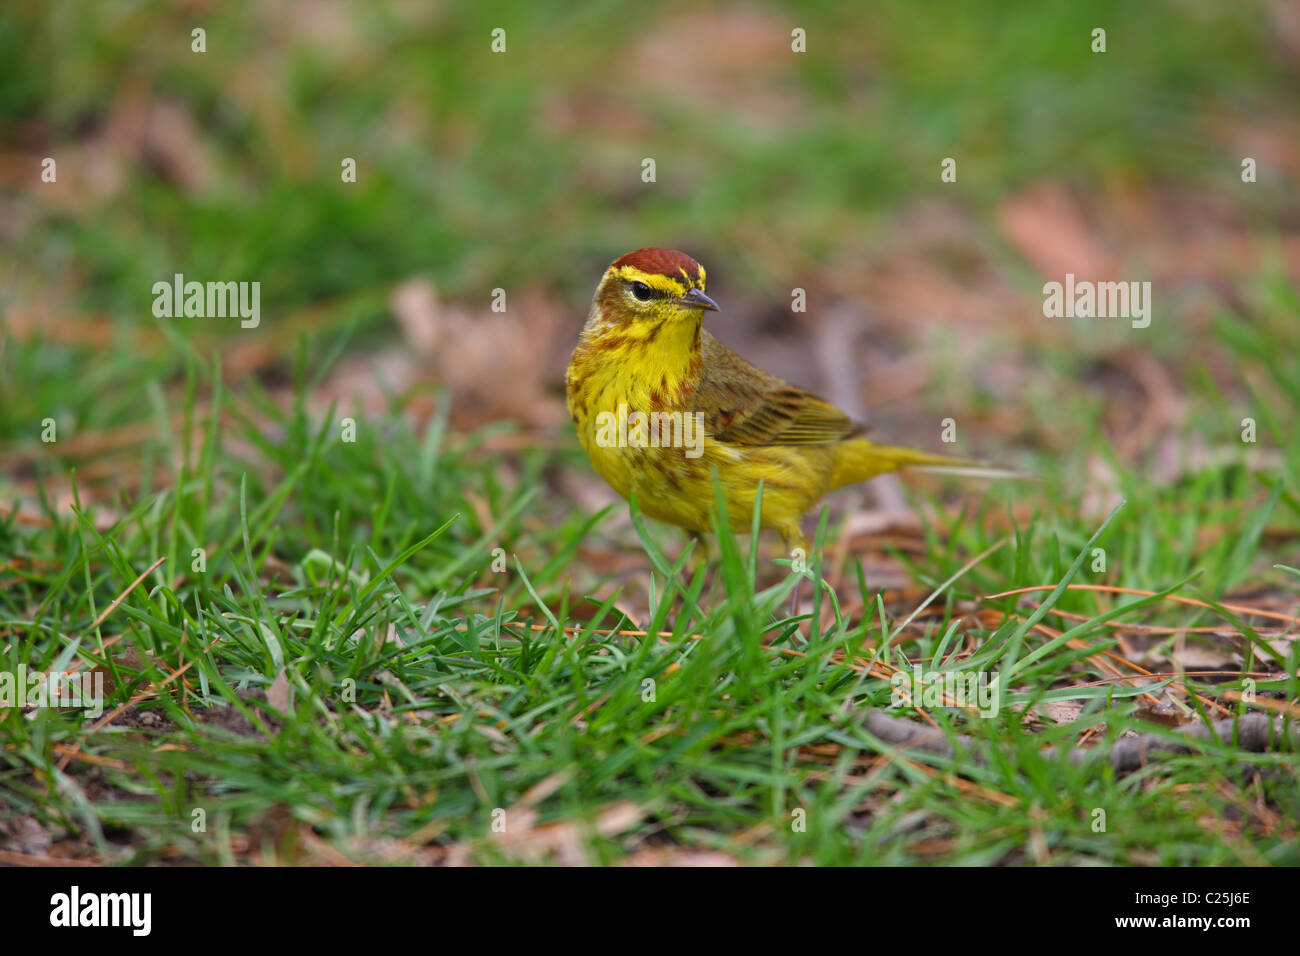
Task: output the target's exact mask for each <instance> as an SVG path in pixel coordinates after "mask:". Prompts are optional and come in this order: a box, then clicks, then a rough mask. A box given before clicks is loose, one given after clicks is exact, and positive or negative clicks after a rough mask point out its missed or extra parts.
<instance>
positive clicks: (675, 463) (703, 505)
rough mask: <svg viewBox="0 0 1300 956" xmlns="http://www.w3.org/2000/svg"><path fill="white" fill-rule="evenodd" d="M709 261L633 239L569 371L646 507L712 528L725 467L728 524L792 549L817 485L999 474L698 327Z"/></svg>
mask: <svg viewBox="0 0 1300 956" xmlns="http://www.w3.org/2000/svg"><path fill="white" fill-rule="evenodd" d="M704 281H705V276H704V267H703V266H701V265H700V264H699V263H698V262H696V261H695V260H694V259H692V258H691V257H690V256H688V255H686V254H684V253H681V252H676V251H673V250H671V249H638V250H636V251H635V252H629V253H628V254H627V255H625V256H622V257H621V258H619V259H616V260H615V261H614V262H613V264H612V265H610V267H609V268H608V269H607V270H606V271H605V275H604V277H603V278H602V279H601V280H600V285H598V286H597V287H596V294H595V297H594V298H593V299H592V303H591V312H590V314H589V315H588V317H587V324H586V325H585V326H584V327H583V330H582V334H581V336H580V337H579V339H578V345H577V348H575V349H574V352H573V358H572V359H571V360H570V362H569V370H568V374H567V376H566V386H567V397H568V407H569V415H570V416H571V417H572V418H573V423H574V425H575V426H576V427H577V430H578V440H579V441H580V442H581V443H582V447H583V448H584V449H585V450H586V452H587V457H588V458H590V459H591V464H592V466H593V467H594V468H595V469H596V472H597V473H598V474H599V475H600V476H601V477H602V478H604V479H605V480H606V481H607V482H609V484H610V485H611V486H613V488H614V490H615V491H617V492H618V493H619V494H620V495H622V496H623V497H624V498H628V499H630V498H631V496H632V495H633V494H634V493H635V494H636V498H637V502H638V504H639V505H640V506H641V510H642V511H643V512H644V513H645V514H647V515H649V516H650V517H652V518H656V519H658V520H660V521H666V522H669V523H670V524H675V525H678V526H679V527H682V528H685V529H687V530H688V531H690V532H692V533H693V534H694V535H696V536H698V535H700V534H702V533H704V532H707V531H710V530H711V523H710V520H709V508H710V505H711V504H712V503H713V501H714V491H713V481H712V478H711V477H710V475H711V472H712V470H713V469H717V471H718V474H719V476H720V479H721V485H722V489H723V492H724V495H725V498H726V503H727V510H728V513H729V518H730V520H731V523H732V527H733V528H738V529H745V528H748V527H749V526H750V521H751V516H752V515H753V509H754V499H755V498H756V496H757V495H758V488H759V482H762V485H763V504H762V508H763V511H762V518H761V522H762V527H763V528H774V529H776V530H777V531H779V532H780V533H781V537H782V539H783V541H784V542H785V546H786V548H787V550H793V549H794V548H801V549H803V553H804V554H807V553H808V542H807V540H806V539H805V538H804V535H803V531H802V530H801V529H800V526H799V525H800V520H801V519H802V518H803V516H804V515H805V514H806V513H807V512H808V511H809V510H810V509H811V508H812V507H813V505H815V504H816V503H817V502H818V501H819V500H820V499H821V497H822V496H823V495H825V494H826V493H827V492H829V491H833V490H834V489H836V488H842V487H844V486H845V485H851V484H855V483H856V482H859V481H866V480H867V479H868V478H871V477H874V476H875V475H879V474H883V473H885V472H890V471H897V470H899V469H900V468H906V467H909V466H926V467H930V468H942V469H945V470H957V471H964V472H969V473H976V474H995V472H991V471H990V470H989V469H987V467H986V466H983V465H981V464H980V463H978V462H969V461H959V460H955V459H951V458H946V457H944V456H941V455H932V454H929V453H927V452H923V451H915V450H913V449H911V448H903V447H899V446H895V445H877V444H875V443H874V442H872V441H870V440H869V439H868V438H867V437H866V431H867V430H866V428H865V427H864V426H862V425H860V424H857V423H855V422H854V421H852V420H851V419H850V418H849V417H848V416H847V415H845V414H844V413H843V412H841V411H840V410H839V409H838V408H836V407H835V406H833V405H831V404H830V403H829V402H826V401H825V400H823V399H821V398H818V397H817V396H816V395H813V394H812V393H810V392H808V391H805V390H804V389H802V388H800V387H799V386H797V385H791V384H790V383H789V382H786V381H784V380H782V379H780V378H777V377H776V376H775V375H772V374H770V373H768V372H765V371H763V370H762V369H761V368H758V367H757V366H754V365H751V364H750V363H749V362H747V361H745V360H744V359H743V358H741V357H740V356H738V355H736V353H734V352H732V351H731V350H730V349H729V348H727V347H726V346H725V345H723V344H722V343H721V342H719V341H718V340H717V339H715V338H714V337H713V336H712V335H710V334H709V333H708V332H707V331H705V330H704V328H703V318H704V313H705V312H708V311H716V310H717V308H718V306H717V304H716V303H715V302H714V301H713V300H712V299H710V298H709V297H708V296H707V295H706V294H705V292H704Z"/></svg>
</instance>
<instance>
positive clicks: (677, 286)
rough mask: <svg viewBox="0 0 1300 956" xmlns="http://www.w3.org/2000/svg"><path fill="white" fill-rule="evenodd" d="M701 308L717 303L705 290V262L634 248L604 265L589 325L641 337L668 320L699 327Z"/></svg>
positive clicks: (714, 306) (712, 308) (668, 251)
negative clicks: (615, 329)
mask: <svg viewBox="0 0 1300 956" xmlns="http://www.w3.org/2000/svg"><path fill="white" fill-rule="evenodd" d="M705 310H709V311H714V312H716V311H717V310H718V304H717V303H716V302H714V301H713V300H712V299H710V298H709V297H708V296H707V295H705V294H704V266H702V265H700V264H699V263H698V262H696V261H695V260H694V259H692V258H691V257H690V256H688V255H686V254H685V253H684V252H676V251H674V250H672V249H637V250H636V251H635V252H629V253H628V254H627V255H625V256H621V257H619V258H618V259H615V260H614V262H613V263H611V264H610V267H609V268H608V269H606V270H605V275H604V276H603V277H602V278H601V280H600V285H599V286H597V287H596V295H595V298H594V299H593V300H592V303H591V317H590V319H589V320H588V323H587V324H588V328H592V327H593V326H597V327H601V328H605V329H613V328H617V329H618V330H619V331H620V332H622V333H624V334H629V335H632V336H635V337H638V338H640V337H648V336H650V335H651V334H652V333H653V334H657V333H658V331H659V330H660V329H662V327H663V326H664V325H665V324H666V323H668V324H678V323H687V324H689V325H692V326H698V325H699V322H700V318H701V317H702V315H703V313H704V312H705Z"/></svg>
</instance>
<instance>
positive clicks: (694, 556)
mask: <svg viewBox="0 0 1300 956" xmlns="http://www.w3.org/2000/svg"><path fill="white" fill-rule="evenodd" d="M689 534H690V536H691V540H692V541H694V542H695V550H694V551H692V552H691V559H690V561H689V562H687V564H688V566H689V567H690V571H691V577H692V578H694V577H695V573H696V572H697V571H699V570H700V569H701V568H705V569H707V568H708V566H709V542H708V540H707V539H706V538H705V537H704V535H703V534H701V533H700V532H699V531H691V532H689Z"/></svg>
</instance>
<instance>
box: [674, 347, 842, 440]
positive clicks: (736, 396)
mask: <svg viewBox="0 0 1300 956" xmlns="http://www.w3.org/2000/svg"><path fill="white" fill-rule="evenodd" d="M700 347H701V350H702V353H703V355H702V358H703V359H704V372H703V374H702V375H701V377H700V383H699V386H698V387H697V389H696V392H695V402H694V407H693V411H697V412H703V413H704V421H705V426H706V428H707V431H708V434H709V435H711V436H712V437H713V438H714V439H715V440H716V441H720V442H724V443H726V444H729V445H824V444H829V443H831V442H837V441H841V440H843V439H845V438H851V437H853V436H855V435H861V434H863V433H865V431H866V429H865V428H864V427H863V426H861V425H859V424H858V423H857V422H855V421H853V420H852V419H851V418H849V417H848V416H847V415H845V414H844V413H843V412H842V411H840V410H839V409H838V408H836V407H835V406H834V405H832V404H830V403H829V402H827V401H825V400H824V399H821V398H818V397H817V396H816V395H813V394H812V393H811V392H808V391H805V390H804V389H802V388H800V387H799V386H797V385H791V384H790V383H789V382H787V381H785V380H784V379H780V378H777V377H776V376H775V375H772V374H771V373H769V372H765V371H763V370H762V369H760V368H758V367H757V366H755V365H751V364H750V363H749V362H746V361H745V360H744V359H743V358H741V357H740V356H739V355H737V354H736V353H735V352H733V351H731V350H730V349H729V348H727V347H726V346H725V345H723V344H722V343H721V342H719V341H718V340H717V339H715V338H714V337H713V336H711V335H709V334H708V333H707V332H705V333H703V334H702V336H701V342H700Z"/></svg>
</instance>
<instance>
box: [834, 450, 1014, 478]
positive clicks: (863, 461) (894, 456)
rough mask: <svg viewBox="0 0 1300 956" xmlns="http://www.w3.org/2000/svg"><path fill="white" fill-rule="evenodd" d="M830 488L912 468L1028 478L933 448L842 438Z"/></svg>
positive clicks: (985, 475) (940, 472)
mask: <svg viewBox="0 0 1300 956" xmlns="http://www.w3.org/2000/svg"><path fill="white" fill-rule="evenodd" d="M837 451H838V454H837V455H836V459H835V468H834V470H833V471H832V472H831V485H830V486H831V488H842V487H844V486H845V485H853V484H857V483H858V482H859V481H866V480H867V479H868V478H874V477H875V476H876V475H883V474H885V473H886V472H890V471H899V470H901V469H903V468H910V469H914V470H916V471H928V472H933V473H937V474H949V475H964V476H965V477H968V478H1028V477H1030V476H1028V475H1026V474H1024V473H1023V472H1018V471H1014V470H1012V469H1009V468H998V467H996V466H994V465H990V464H988V463H987V462H983V461H973V460H971V459H966V458H949V457H947V456H945V455H933V454H931V453H930V452H925V451H917V450H916V449H915V448H904V447H903V446H902V445H877V444H875V443H874V442H871V441H868V440H867V439H865V438H857V439H852V440H850V441H846V442H843V443H842V444H840V445H839V446H838V448H837Z"/></svg>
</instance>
